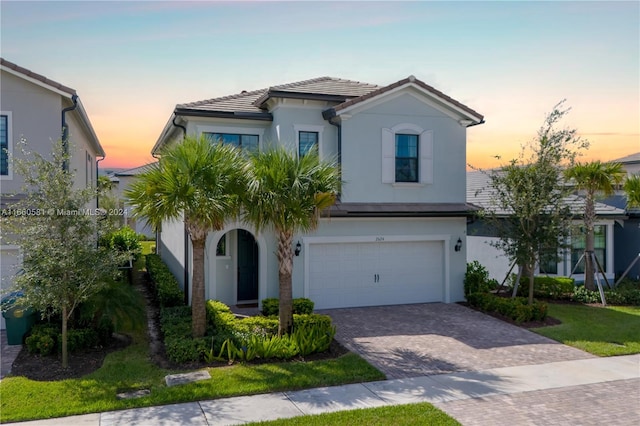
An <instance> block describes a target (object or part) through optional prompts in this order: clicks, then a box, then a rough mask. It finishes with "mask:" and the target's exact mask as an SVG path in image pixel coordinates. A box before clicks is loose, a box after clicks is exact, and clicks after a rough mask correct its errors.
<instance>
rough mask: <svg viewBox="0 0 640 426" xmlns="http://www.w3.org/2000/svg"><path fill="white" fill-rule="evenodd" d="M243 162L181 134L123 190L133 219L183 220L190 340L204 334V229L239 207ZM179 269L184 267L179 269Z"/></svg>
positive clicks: (235, 153)
mask: <svg viewBox="0 0 640 426" xmlns="http://www.w3.org/2000/svg"><path fill="white" fill-rule="evenodd" d="M245 163H246V162H245V161H244V158H243V156H242V155H241V154H240V152H239V150H238V149H237V148H235V147H234V146H231V145H225V144H222V143H215V142H212V141H211V140H210V139H208V138H207V137H206V136H201V137H199V138H197V137H193V136H187V137H185V139H184V140H183V141H182V142H180V143H176V144H174V145H171V146H169V147H167V148H165V149H164V150H163V151H162V152H161V157H160V161H158V163H157V166H156V167H153V168H149V169H148V170H147V171H145V172H144V173H142V174H141V175H140V176H138V178H137V179H136V181H135V182H134V183H133V184H132V185H131V187H130V189H128V190H127V191H125V196H126V198H127V199H128V202H127V203H128V204H129V205H131V206H132V209H133V213H134V215H135V216H138V217H144V218H145V219H146V220H147V221H148V222H149V223H150V224H151V225H152V226H153V227H154V228H156V229H158V227H159V226H160V225H161V223H162V222H163V221H166V220H179V219H181V220H183V221H184V224H185V228H186V230H187V233H188V234H189V238H190V239H191V244H192V247H193V257H192V263H193V264H192V266H193V275H192V285H193V290H192V295H191V307H192V315H193V336H194V337H202V336H204V334H205V331H206V312H205V291H204V262H205V258H204V249H205V243H206V239H207V234H208V233H209V231H210V230H220V229H222V228H223V226H224V223H225V221H226V220H228V219H231V218H233V217H235V216H236V215H237V214H238V212H239V208H240V200H241V197H240V196H241V194H242V192H243V190H244V188H245V186H246V184H245V178H244V176H245ZM185 267H188V266H187V265H185Z"/></svg>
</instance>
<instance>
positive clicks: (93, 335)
mask: <svg viewBox="0 0 640 426" xmlns="http://www.w3.org/2000/svg"><path fill="white" fill-rule="evenodd" d="M99 342H100V339H99V337H98V333H97V332H96V331H95V330H93V329H91V328H79V329H70V330H67V350H68V351H69V352H70V353H73V352H77V351H79V350H82V349H89V348H95V347H96V346H98V344H99ZM57 343H58V344H57V346H58V353H61V352H62V334H58V339H57Z"/></svg>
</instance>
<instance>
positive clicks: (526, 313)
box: [467, 293, 548, 323]
mask: <svg viewBox="0 0 640 426" xmlns="http://www.w3.org/2000/svg"><path fill="white" fill-rule="evenodd" d="M467 302H468V303H469V304H470V305H471V306H474V307H476V308H478V309H480V310H482V311H484V312H494V313H498V314H500V315H503V316H505V317H507V318H510V319H512V320H514V321H516V322H518V323H521V322H527V321H543V320H544V319H545V318H546V317H547V314H548V307H547V305H546V304H545V303H542V302H538V301H534V302H533V305H529V304H528V301H527V299H526V298H524V297H516V298H505V297H498V296H495V295H493V294H491V293H471V294H469V295H468V296H467Z"/></svg>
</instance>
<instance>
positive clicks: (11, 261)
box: [0, 58, 105, 328]
mask: <svg viewBox="0 0 640 426" xmlns="http://www.w3.org/2000/svg"><path fill="white" fill-rule="evenodd" d="M0 73H1V74H0V79H1V81H2V84H1V85H0V100H1V102H0V105H1V106H0V109H1V111H0V187H1V192H0V204H1V206H2V208H3V209H4V208H7V207H9V206H10V205H11V203H12V201H13V200H15V199H16V198H19V197H20V191H21V190H22V187H23V185H24V180H23V178H22V176H20V175H19V174H17V173H15V171H14V168H13V164H12V161H11V158H22V153H21V149H20V146H19V142H20V140H21V138H23V137H24V138H25V139H26V141H27V147H28V150H29V151H35V152H38V153H39V154H41V155H43V156H44V157H50V156H51V151H52V144H53V142H55V141H57V140H60V138H61V137H62V134H63V129H65V128H66V134H67V135H68V140H69V142H70V144H69V146H70V147H72V149H73V151H72V152H71V159H70V162H69V169H70V170H72V171H74V172H75V183H76V186H77V187H78V188H83V187H88V186H95V185H96V184H97V161H99V160H100V159H101V158H104V157H105V152H104V150H103V149H102V146H101V145H100V142H99V140H98V137H97V136H96V133H95V131H94V130H93V127H92V125H91V122H90V121H89V117H88V116H87V113H86V111H85V109H84V106H83V105H82V102H81V101H80V98H79V97H78V95H77V93H76V91H75V90H74V89H72V88H70V87H67V86H65V85H62V84H60V83H57V82H55V81H53V80H50V79H48V78H46V77H45V76H43V75H40V74H37V73H34V72H33V71H30V70H28V69H26V68H23V67H20V66H19V65H16V64H14V63H12V62H9V61H7V60H5V59H3V58H0ZM10 194H17V195H15V196H13V197H8V195H10ZM96 203H97V200H96ZM94 207H97V204H96V205H95V206H94ZM20 258H21V255H20V248H19V247H18V246H15V245H12V244H11V242H10V241H7V236H6V235H4V236H3V238H2V239H1V240H0V265H1V268H2V271H1V272H2V282H1V287H2V288H8V287H10V286H11V283H12V277H13V276H14V275H15V273H16V271H17V270H18V268H19V265H20ZM1 325H2V328H4V318H3V319H2V324H1Z"/></svg>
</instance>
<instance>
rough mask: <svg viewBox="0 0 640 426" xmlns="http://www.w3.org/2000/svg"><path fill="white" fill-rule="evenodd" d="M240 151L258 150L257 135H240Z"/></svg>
mask: <svg viewBox="0 0 640 426" xmlns="http://www.w3.org/2000/svg"><path fill="white" fill-rule="evenodd" d="M240 146H242V149H246V150H247V151H257V150H258V135H242V140H241V145H240Z"/></svg>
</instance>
